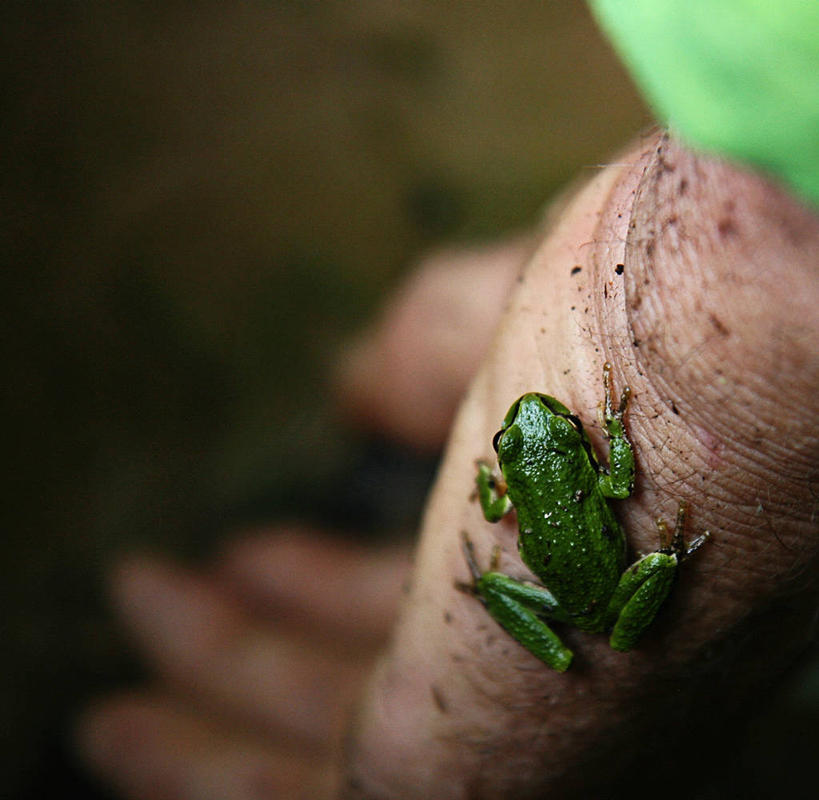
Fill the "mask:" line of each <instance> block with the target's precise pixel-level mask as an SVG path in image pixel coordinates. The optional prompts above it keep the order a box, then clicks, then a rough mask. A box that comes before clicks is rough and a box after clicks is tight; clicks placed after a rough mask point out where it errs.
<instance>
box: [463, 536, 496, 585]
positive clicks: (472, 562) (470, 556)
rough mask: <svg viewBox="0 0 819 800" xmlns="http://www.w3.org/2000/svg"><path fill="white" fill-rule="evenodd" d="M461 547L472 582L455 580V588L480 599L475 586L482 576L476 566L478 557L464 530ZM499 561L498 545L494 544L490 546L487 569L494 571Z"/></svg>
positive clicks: (480, 570)
mask: <svg viewBox="0 0 819 800" xmlns="http://www.w3.org/2000/svg"><path fill="white" fill-rule="evenodd" d="M461 549H462V550H463V554H464V559H465V560H466V564H467V566H468V567H469V572H470V573H471V574H472V582H471V583H465V582H464V581H455V588H456V589H458V590H459V591H461V592H466V593H467V594H471V595H475V597H477V598H478V599H482V598H481V595H480V592H479V591H478V589H477V588H476V587H477V585H478V582H479V581H480V580H481V578H482V577H483V574H484V573H483V570H482V569H481V568H480V567H479V566H478V559H477V557H476V556H475V545H474V544H472V540H471V539H470V538H469V534H468V533H467V532H466V531H461ZM499 563H500V547H498V545H495V546H494V547H493V548H492V556H491V558H490V560H489V571H490V572H495V571H496V570H497V569H498V564H499Z"/></svg>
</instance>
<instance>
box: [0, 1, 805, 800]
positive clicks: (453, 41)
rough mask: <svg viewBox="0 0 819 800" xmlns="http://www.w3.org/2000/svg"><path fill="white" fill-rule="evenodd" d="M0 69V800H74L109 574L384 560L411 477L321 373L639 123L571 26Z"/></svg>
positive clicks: (452, 23) (400, 13) (210, 9)
mask: <svg viewBox="0 0 819 800" xmlns="http://www.w3.org/2000/svg"><path fill="white" fill-rule="evenodd" d="M0 37H1V39H2V51H3V57H2V59H1V60H0V69H2V73H0V77H1V78H2V80H0V96H1V97H2V107H3V117H2V126H0V153H2V156H1V158H2V165H3V169H2V184H0V189H2V191H0V202H2V225H1V226H0V236H2V240H1V241H2V252H3V258H4V262H5V264H4V267H3V271H2V315H1V318H0V326H1V327H0V330H2V337H0V346H1V347H2V355H3V361H2V365H3V370H4V374H5V381H4V382H3V403H4V407H5V408H4V415H3V421H4V424H3V429H4V433H5V436H4V439H5V441H7V442H8V445H7V447H6V448H5V452H6V456H7V457H6V477H5V479H4V480H3V482H2V509H3V512H4V517H3V518H4V524H3V543H4V550H5V552H4V557H3V560H2V576H0V577H1V579H2V586H3V596H4V597H5V603H4V605H5V624H4V625H3V631H4V632H3V652H4V653H5V660H6V662H7V664H6V669H5V670H4V673H5V680H4V681H3V682H2V685H0V709H2V718H3V721H4V725H3V726H2V729H3V732H4V735H3V738H2V742H0V744H1V745H2V746H1V747H0V752H2V753H3V754H4V757H5V758H6V759H7V763H6V764H4V769H3V775H4V778H5V781H6V785H5V786H3V787H0V796H3V797H5V796H9V797H14V798H17V797H19V798H35V797H37V798H40V797H48V796H54V795H55V793H56V792H57V791H59V792H60V793H61V794H62V793H66V792H70V791H71V790H72V789H74V790H81V791H82V792H84V796H85V797H96V796H97V795H96V794H94V791H95V788H94V787H91V786H87V785H86V784H85V779H84V777H83V776H82V775H81V774H80V773H79V772H77V770H76V768H75V767H74V765H73V763H72V761H71V758H70V755H69V753H68V735H69V734H68V732H69V726H70V716H71V714H72V712H73V711H74V710H76V709H77V708H78V707H79V705H80V704H81V703H82V701H83V699H84V698H86V697H87V696H89V694H91V693H93V691H95V690H98V689H100V688H101V687H105V686H111V685H117V684H118V683H120V682H121V681H123V680H127V679H130V678H132V677H135V676H137V675H138V667H137V666H136V665H135V664H134V662H133V659H132V656H131V654H130V653H129V652H128V651H127V649H125V648H124V647H123V644H122V642H121V641H120V640H118V639H117V634H116V630H115V626H114V625H113V623H112V620H111V619H110V618H109V616H108V612H107V610H106V608H105V605H104V598H103V584H102V580H101V579H102V576H103V570H104V566H105V564H106V563H107V562H108V561H110V559H111V558H112V556H113V554H115V553H116V552H118V551H121V550H124V549H128V548H134V547H137V548H139V547H142V548H145V547H148V548H152V549H159V550H162V551H165V552H169V553H174V554H178V555H180V556H181V557H189V558H196V557H206V556H207V554H208V552H209V549H210V548H212V547H213V546H214V544H215V543H216V542H218V540H219V538H220V537H221V536H223V535H225V534H226V533H227V532H229V530H230V528H231V526H235V525H237V524H240V523H241V524H245V523H247V522H248V521H264V520H266V519H276V518H279V517H282V516H288V517H294V516H302V517H309V518H310V519H311V520H313V521H316V522H319V523H325V524H328V525H333V526H334V527H335V528H338V529H345V528H347V529H350V530H353V529H354V530H357V531H365V532H367V533H369V535H372V536H390V535H391V536H396V535H409V533H410V532H411V531H412V529H413V527H414V525H415V522H416V520H417V517H418V514H419V512H420V509H421V504H422V502H423V497H424V493H425V491H426V488H427V486H428V484H429V481H430V479H431V476H432V471H433V469H434V463H435V462H434V457H431V456H419V455H418V454H414V453H408V452H403V451H398V450H395V449H393V448H391V447H390V446H389V445H387V444H386V443H383V442H379V441H374V440H372V439H366V438H362V437H360V436H358V435H356V434H355V432H353V431H350V430H348V429H346V428H345V427H344V426H343V424H341V423H340V422H339V421H338V420H337V419H336V418H335V417H334V415H333V410H332V397H331V396H329V389H328V383H327V375H328V372H329V369H330V368H331V366H332V363H333V359H334V353H335V352H336V350H337V348H338V347H339V346H340V344H341V343H343V342H344V341H345V339H347V338H348V337H349V336H351V335H352V334H354V333H355V332H356V331H357V330H359V329H360V328H361V327H362V326H363V325H364V324H365V323H366V322H367V320H368V319H370V318H371V317H372V315H373V313H374V312H375V311H376V310H377V309H378V307H379V304H380V303H381V302H382V301H383V298H384V297H385V296H386V294H387V293H388V292H389V290H390V288H391V287H392V286H394V285H395V284H396V283H397V282H398V281H399V280H400V279H401V277H402V275H404V274H405V273H406V271H407V270H409V269H410V268H411V267H412V264H413V261H414V260H415V259H417V258H418V257H419V255H420V254H422V253H423V252H425V251H426V250H427V249H428V248H430V247H432V246H435V245H438V244H441V243H457V242H464V243H474V242H476V241H483V240H487V241H488V240H491V239H492V238H493V237H496V236H500V235H503V234H504V233H508V232H512V231H516V230H519V229H521V228H524V227H526V226H527V225H529V224H532V223H533V222H534V221H535V220H536V219H537V218H538V215H539V214H540V212H541V210H542V208H543V206H544V204H545V203H546V202H547V201H548V198H549V196H550V195H552V194H553V193H554V192H555V190H557V189H558V188H560V187H561V186H562V185H563V184H564V183H565V182H566V181H568V180H569V179H571V178H573V177H575V176H577V175H578V174H583V173H584V172H588V170H591V169H594V168H595V165H598V164H599V163H601V162H603V161H605V160H606V159H607V157H609V156H610V155H611V153H612V152H613V151H614V150H616V149H617V148H618V147H620V146H622V145H623V144H625V143H626V142H627V141H628V140H629V139H630V138H631V137H632V136H634V135H635V134H636V133H637V132H639V131H640V130H641V129H642V128H644V127H645V126H646V125H647V124H649V122H650V116H649V114H648V112H647V111H646V109H645V107H644V106H643V105H642V103H641V101H640V99H639V97H638V96H637V94H636V92H635V91H634V89H633V88H632V87H631V85H630V83H629V81H628V78H627V77H626V75H625V73H624V71H623V70H622V68H621V67H620V66H619V64H618V63H617V61H616V59H615V58H614V56H613V55H612V53H611V51H610V49H609V47H608V46H607V44H606V43H605V42H604V41H603V40H602V39H601V37H600V36H599V34H598V33H597V31H596V30H595V28H594V26H593V24H592V22H591V20H590V18H589V16H588V13H587V11H586V9H585V6H584V5H582V4H581V3H579V2H570V3H558V2H551V3H550V2H543V0H499V2H495V3H473V2H467V1H466V0H463V1H462V2H451V3H433V2H423V0H405V1H404V2H400V3H398V2H383V0H382V1H381V2H377V1H376V0H371V1H370V2H367V1H366V0H353V1H352V2H333V1H332V0H326V1H325V2H313V1H311V0H302V1H301V2H281V1H280V2H274V1H272V0H269V1H268V2H263V0H255V1H252V0H251V1H250V2H228V3H217V2H206V1H205V0H198V1H196V2H170V3H163V4H160V5H157V6H156V7H150V5H145V4H141V3H135V2H129V1H127V0H119V2H101V0H88V2H69V0H60V1H59V2H51V3H44V4H35V3H32V4H25V3H17V2H10V3H8V4H4V5H3V6H2V8H0ZM499 302H500V300H499ZM800 686H801V687H802V688H801V689H800V690H799V691H801V692H803V694H802V695H799V697H800V698H802V699H801V700H800V703H802V707H809V708H812V709H814V710H813V712H812V715H811V714H808V715H807V717H806V720H802V721H800V720H797V722H796V724H797V725H802V726H803V727H804V728H805V729H806V730H808V731H810V730H813V731H814V732H815V730H816V711H815V709H816V707H817V705H819V699H818V698H817V696H819V688H817V687H815V686H814V687H813V689H811V687H810V685H809V684H804V683H803V684H800ZM805 692H807V694H806V695H805V694H804V693H805ZM805 697H808V698H809V699H810V698H812V703H813V705H812V706H810V705H809V706H805V702H806V701H805V700H804V698H805ZM760 702H762V699H761V700H760ZM777 713H779V715H780V716H781V717H782V719H783V723H782V724H784V725H791V726H792V725H793V724H794V719H795V718H794V716H793V715H792V714H791V713H790V712H789V711H787V710H780V711H779V712H777ZM811 726H813V727H812V728H811ZM763 729H764V730H765V731H767V730H768V727H767V723H766V724H765V725H761V726H760V731H762V730H763ZM760 736H762V733H761V732H760ZM785 736H786V737H787V736H793V734H792V733H786V734H785ZM769 738H770V737H769ZM803 739H804V737H803V736H800V737H797V738H794V739H793V740H791V739H788V738H785V739H784V740H782V737H779V739H778V741H783V742H789V743H790V744H788V746H787V747H786V746H784V744H783V746H782V750H783V751H784V752H789V751H798V748H799V746H800V745H799V742H802V741H803ZM749 741H750V744H749V747H751V748H753V747H754V746H756V747H757V749H758V750H761V751H764V758H763V757H762V756H761V754H760V753H755V754H754V751H753V749H751V753H752V755H753V758H750V759H747V758H746V760H748V761H750V762H753V763H757V764H758V766H757V769H758V771H762V772H764V771H765V769H767V767H764V765H763V766H759V765H760V764H763V762H768V763H770V761H771V758H772V757H775V756H776V753H774V752H772V744H771V743H770V742H768V741H767V740H765V739H761V738H759V737H756V738H755V737H754V735H752V736H751V737H750V740H749ZM758 742H762V744H758ZM755 743H756V744H755ZM805 747H806V752H807V745H805ZM692 750H693V751H696V743H692ZM688 757H689V758H690V756H688ZM789 757H791V758H792V757H793V756H792V755H791V756H789ZM781 758H784V756H781ZM796 761H797V762H798V752H796ZM773 763H774V764H778V763H779V762H777V761H774V762H773ZM789 768H790V767H789ZM774 774H775V773H774ZM754 780H756V781H757V785H761V784H759V783H758V782H759V781H761V780H762V778H759V777H757V778H754ZM6 792H8V795H6ZM99 796H100V797H102V796H103V795H99ZM708 796H712V795H708ZM713 796H717V795H713Z"/></svg>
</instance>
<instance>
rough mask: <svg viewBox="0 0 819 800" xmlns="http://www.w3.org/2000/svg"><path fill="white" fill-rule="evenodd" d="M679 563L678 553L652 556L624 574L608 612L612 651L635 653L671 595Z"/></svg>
mask: <svg viewBox="0 0 819 800" xmlns="http://www.w3.org/2000/svg"><path fill="white" fill-rule="evenodd" d="M677 563H678V560H677V556H676V555H675V554H674V553H671V554H669V553H663V552H657V553H649V555H647V556H644V557H643V558H641V559H640V560H639V561H636V562H635V563H634V564H632V565H631V566H630V567H629V568H628V569H627V570H626V571H625V572H624V573H623V574H622V576H621V577H620V582H619V583H618V584H617V588H616V589H615V590H614V595H613V596H612V599H611V601H610V602H609V607H608V611H607V618H608V625H607V626H606V627H610V626H612V624H613V627H612V631H611V637H610V638H609V644H610V645H611V647H612V649H614V650H622V651H625V650H631V648H632V647H634V645H635V644H637V641H638V639H639V638H640V637H641V636H642V635H643V633H644V632H645V630H646V628H648V627H649V626H650V625H651V623H652V622H653V621H654V618H655V617H656V616H657V612H658V611H659V610H660V606H661V605H662V604H663V603H664V602H665V599H666V597H668V593H669V592H670V591H671V586H672V584H673V583H674V576H675V575H676V573H677Z"/></svg>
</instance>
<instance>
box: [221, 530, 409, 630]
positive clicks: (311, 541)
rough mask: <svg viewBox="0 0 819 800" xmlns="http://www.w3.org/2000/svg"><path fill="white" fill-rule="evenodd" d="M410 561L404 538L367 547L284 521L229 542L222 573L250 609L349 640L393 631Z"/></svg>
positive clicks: (225, 551)
mask: <svg viewBox="0 0 819 800" xmlns="http://www.w3.org/2000/svg"><path fill="white" fill-rule="evenodd" d="M409 566H410V556H409V548H408V547H407V546H405V545H393V546H388V547H381V548H374V547H367V546H364V545H361V544H357V543H355V542H352V541H349V540H344V541H342V540H340V539H339V538H338V537H332V536H329V535H327V534H322V533H321V532H319V531H316V530H314V529H310V528H305V527H300V526H287V527H285V526H282V527H279V528H276V529H270V530H268V531H260V532H257V533H255V534H251V535H248V536H245V537H239V538H236V539H232V540H231V541H229V542H228V543H227V544H226V545H225V548H224V550H223V552H222V554H221V556H220V558H219V560H218V564H217V572H218V574H219V575H220V577H221V578H222V579H223V580H224V581H225V583H226V585H227V586H228V587H229V588H230V590H231V591H232V592H233V593H234V594H235V596H237V597H239V598H240V599H241V600H242V602H243V603H245V604H246V605H247V606H248V608H250V609H251V610H252V611H254V612H255V613H259V614H260V615H263V616H266V617H271V616H272V617H274V618H275V619H276V620H277V621H278V622H280V623H285V624H289V625H291V626H298V627H301V628H302V629H308V630H309V629H315V630H317V631H320V632H321V633H323V634H325V635H327V636H331V637H334V638H340V639H344V640H345V641H348V642H352V641H354V642H375V641H378V640H382V639H384V638H385V637H386V635H387V634H388V632H389V630H390V627H391V626H392V624H393V622H394V620H395V615H396V611H397V606H398V601H399V599H400V597H401V592H402V588H403V586H404V584H405V581H406V579H407V575H408V572H409Z"/></svg>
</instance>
